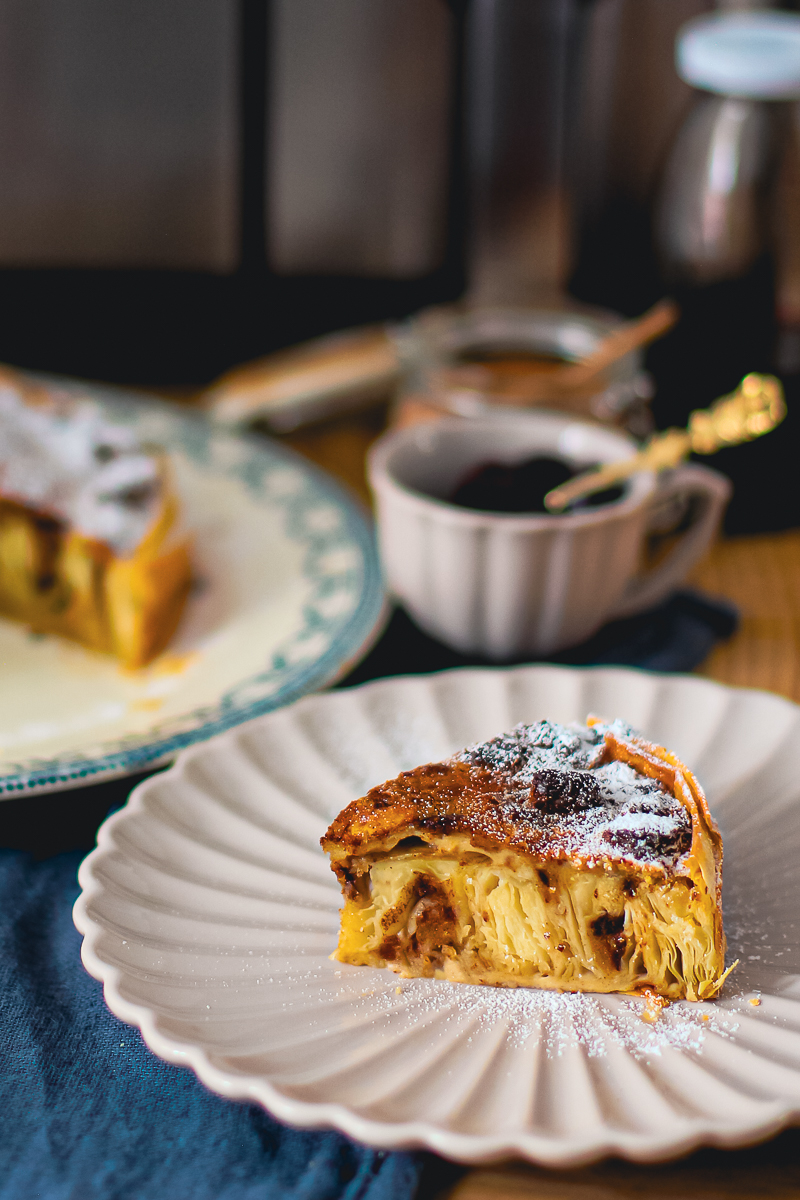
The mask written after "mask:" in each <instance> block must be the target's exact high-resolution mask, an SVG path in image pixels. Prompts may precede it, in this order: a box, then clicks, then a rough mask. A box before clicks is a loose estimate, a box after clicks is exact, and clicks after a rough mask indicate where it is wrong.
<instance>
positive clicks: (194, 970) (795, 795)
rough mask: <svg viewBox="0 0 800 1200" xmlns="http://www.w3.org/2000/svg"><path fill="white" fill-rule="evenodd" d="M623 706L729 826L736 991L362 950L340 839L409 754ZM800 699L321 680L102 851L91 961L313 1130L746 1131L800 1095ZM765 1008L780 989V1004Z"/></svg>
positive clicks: (463, 1152)
mask: <svg viewBox="0 0 800 1200" xmlns="http://www.w3.org/2000/svg"><path fill="white" fill-rule="evenodd" d="M589 712H594V713H598V714H601V715H603V716H605V717H622V718H624V719H625V720H627V721H629V722H631V723H632V724H633V725H634V726H636V727H637V728H638V729H640V730H641V731H642V732H644V733H645V734H646V735H647V736H648V737H650V738H652V739H654V740H655V741H657V742H660V743H662V744H664V745H667V746H669V747H670V748H671V749H673V750H675V751H676V752H677V753H678V754H679V755H680V757H681V758H683V759H684V760H686V761H687V762H688V764H689V765H690V766H691V767H692V768H693V769H694V770H695V771H696V772H697V773H698V775H699V777H700V779H701V781H702V782H703V784H704V785H705V787H706V788H707V791H708V794H709V797H710V801H711V806H712V809H713V811H714V812H715V814H716V816H717V818H718V819H719V822H720V824H721V826H722V831H723V836H724V841H725V868H724V871H725V882H724V905H725V925H726V931H727V936H728V944H729V954H728V959H729V961H731V960H732V959H733V958H737V957H738V958H739V959H740V966H739V967H738V968H737V970H736V971H735V972H734V973H733V975H732V977H731V978H730V980H729V982H728V984H727V985H726V987H725V990H724V993H723V996H722V998H721V1000H719V1001H718V1002H716V1003H712V1004H708V1003H707V1004H688V1003H679V1004H674V1005H672V1006H671V1007H670V1008H668V1009H667V1010H666V1012H665V1013H664V1015H663V1016H662V1018H661V1020H660V1021H659V1022H658V1024H657V1025H655V1026H652V1025H647V1024H646V1023H645V1022H644V1021H643V1020H642V1018H641V1002H640V1001H638V1000H635V999H630V998H628V999H626V998H623V997H620V996H610V997H593V996H588V995H581V996H570V995H560V994H557V993H555V994H554V993H545V992H541V991H536V990H532V989H518V990H516V991H508V990H503V989H493V988H481V987H472V986H464V985H458V984H448V983H443V982H438V981H434V980H408V981H400V980H399V979H398V977H397V976H396V975H394V974H392V973H391V972H388V971H378V970H372V969H368V968H362V967H350V966H342V965H341V964H338V963H336V962H332V961H331V960H330V959H329V957H328V955H329V954H330V953H331V951H332V950H333V948H334V946H335V943H336V934H337V925H338V907H339V895H338V888H337V886H336V884H335V880H334V878H333V876H332V874H331V872H330V870H329V868H328V864H327V860H326V859H325V857H324V856H323V855H322V852H321V851H320V849H319V841H318V840H319V837H320V835H321V834H322V833H323V831H324V830H325V828H326V826H327V824H328V822H329V820H330V819H331V818H332V817H333V816H334V814H335V813H337V812H338V811H339V810H340V809H341V808H342V806H343V805H344V804H346V803H347V802H348V801H350V800H351V799H353V798H354V797H355V796H357V795H360V794H361V793H363V792H364V791H365V790H366V789H367V788H368V787H370V786H371V785H373V784H376V783H379V782H381V781H382V780H384V779H385V778H387V777H389V776H393V775H395V774H396V773H397V772H398V771H399V770H401V769H403V768H408V767H412V766H414V765H415V764H417V763H420V762H424V761H427V760H430V759H434V758H439V757H441V756H443V755H445V754H448V753H450V752H452V751H453V750H455V749H457V748H458V747H460V746H463V745H466V744H467V743H469V742H473V741H476V740H479V739H483V738H486V737H488V736H490V735H492V734H495V733H498V732H500V731H502V730H504V729H508V728H509V727H510V726H512V725H514V724H515V723H516V722H518V721H531V720H535V719H539V718H541V717H544V716H549V717H551V718H553V719H555V720H558V721H570V720H582V719H584V718H585V717H586V715H587V713H589ZM798 735H800V709H798V708H797V707H796V706H795V705H793V704H790V703H789V702H788V701H786V700H782V699H780V698H779V697H777V696H772V695H768V694H766V693H760V692H751V691H743V690H734V689H730V688H725V687H722V686H719V685H717V684H714V683H709V682H707V681H704V680H700V679H692V678H685V677H675V676H659V675H649V674H645V673H640V672H636V671H629V670H608V669H574V668H564V667H524V668H517V669H509V670H495V669H490V670H459V671H450V672H445V673H443V674H440V675H432V676H419V677H416V678H414V677H411V678H405V679H390V680H385V681H380V682H378V683H373V684H368V685H366V686H364V687H362V688H357V689H353V690H350V691H342V692H336V693H331V694H328V695H324V696H311V697H307V698H306V699H304V700H301V701H300V702H299V703H297V704H295V705H293V706H292V707H290V708H286V709H283V710H281V711H279V712H274V713H269V714H268V715H266V716H264V717H260V718H258V719H257V720H255V721H252V722H250V723H248V724H246V725H243V726H240V727H239V728H237V729H234V730H232V731H230V732H229V733H226V734H224V735H222V736H221V737H218V738H216V739H214V740H213V741H210V742H208V743H205V744H203V745H200V746H196V747H193V748H192V749H190V750H187V751H185V752H183V753H182V754H181V756H180V757H179V759H178V761H177V763H176V765H175V766H174V767H173V768H172V769H171V770H169V771H167V772H166V773H165V774H163V775H159V776H155V777H153V778H152V779H149V780H147V781H146V782H145V783H143V784H141V785H140V786H139V787H138V788H136V789H135V791H134V792H133V794H132V796H131V798H130V800H129V802H128V804H127V806H126V807H125V808H124V809H123V810H122V811H121V812H119V813H117V814H115V815H114V816H112V817H111V818H110V819H109V820H108V821H106V823H105V824H104V825H103V827H102V829H101V830H100V834H99V837H98V848H97V849H96V850H95V851H94V852H93V853H92V854H91V855H89V857H88V858H87V859H86V860H85V862H84V863H83V865H82V866H81V870H80V875H79V879H80V883H81V887H82V888H83V894H82V895H81V896H80V898H79V899H78V901H77V903H76V906H75V923H76V925H77V927H78V929H79V930H80V931H81V933H82V934H83V935H84V942H83V950H82V953H83V961H84V963H85V965H86V967H87V969H88V970H89V971H90V972H91V974H92V975H94V976H96V978H98V979H101V980H102V981H103V983H104V985H105V996H106V1000H107V1002H108V1004H109V1006H110V1008H111V1009H112V1010H113V1011H114V1012H115V1013H116V1014H117V1015H118V1016H119V1017H121V1018H122V1019H123V1020H126V1021H128V1022H130V1023H131V1024H134V1025H137V1026H138V1027H139V1028H140V1029H141V1030H142V1033H143V1035H144V1038H145V1040H146V1041H147V1043H148V1045H149V1046H150V1047H151V1049H152V1050H154V1051H155V1053H156V1054H158V1055H160V1056H161V1057H162V1058H165V1059H167V1060H168V1061H170V1062H174V1063H181V1064H184V1065H186V1066H190V1067H192V1068H193V1069H194V1070H195V1071H196V1072H197V1074H198V1075H199V1077H200V1078H201V1079H202V1080H203V1081H204V1082H205V1083H206V1084H207V1085H208V1086H209V1087H210V1088H212V1089H213V1090H214V1091H216V1092H219V1093H220V1094H221V1095H223V1096H229V1097H233V1098H241V1099H247V1100H254V1101H257V1102H259V1103H261V1104H263V1105H264V1106H265V1107H266V1108H268V1109H269V1110H270V1111H271V1112H272V1113H274V1114H275V1116H277V1117H279V1118H281V1119H282V1120H285V1121H288V1122H292V1123H294V1124H297V1125H306V1126H317V1127H322V1126H333V1127H334V1128H337V1129H340V1130H343V1131H344V1132H345V1133H348V1134H350V1135H351V1136H353V1137H355V1138H358V1139H360V1140H361V1141H365V1142H369V1143H371V1144H372V1145H375V1146H380V1147H384V1148H387V1149H388V1148H399V1147H414V1146H424V1147H428V1148H430V1149H432V1150H436V1151H438V1152H439V1153H441V1154H444V1155H447V1156H449V1157H451V1158H455V1159H460V1160H462V1161H469V1162H472V1161H479V1160H487V1159H492V1158H500V1157H507V1156H514V1155H520V1156H523V1157H526V1158H530V1159H534V1160H537V1161H540V1162H543V1163H547V1164H552V1165H562V1166H563V1165H568V1164H575V1163H578V1162H581V1161H586V1160H590V1159H593V1158H597V1157H600V1156H602V1155H604V1154H611V1153H615V1154H620V1155H623V1156H626V1157H629V1158H636V1159H642V1160H653V1159H658V1158H664V1157H668V1156H670V1155H675V1154H677V1153H679V1152H681V1151H685V1150H687V1149H689V1148H691V1147H693V1146H696V1145H698V1144H699V1143H703V1142H710V1143H715V1144H718V1145H726V1146H734V1145H740V1144H742V1143H745V1142H748V1141H752V1140H755V1139H758V1138H760V1137H764V1136H766V1135H768V1134H769V1133H771V1132H774V1131H775V1130H777V1129H778V1128H780V1127H781V1126H782V1125H784V1124H786V1123H788V1122H789V1121H791V1120H793V1119H795V1118H797V1117H798V1115H800V927H798V920H799V919H800V903H798V902H799V901H800V871H798V865H797V864H798V858H799V857H800V854H799V852H800V769H798V752H797V746H798V740H797V739H798ZM753 1001H757V1002H758V1001H760V1002H759V1003H753Z"/></svg>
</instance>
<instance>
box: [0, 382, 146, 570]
mask: <svg viewBox="0 0 800 1200" xmlns="http://www.w3.org/2000/svg"><path fill="white" fill-rule="evenodd" d="M160 490H161V480H160V475H159V467H158V463H157V461H156V459H155V458H154V457H153V455H150V454H147V453H145V452H144V451H143V450H142V448H141V446H140V445H139V443H138V442H137V440H136V437H135V436H134V434H133V433H132V432H131V431H130V430H128V429H126V428H124V427H123V426H119V425H112V424H110V423H109V422H108V421H107V420H106V419H105V418H104V417H103V416H102V414H101V413H100V411H99V409H98V408H97V407H96V406H95V405H94V404H93V403H92V402H91V401H88V400H76V399H75V398H74V397H71V396H66V395H64V396H62V395H59V394H55V393H54V394H53V395H52V396H51V397H49V398H48V399H47V401H46V402H45V403H41V404H30V403H27V402H26V401H25V399H24V398H23V397H22V396H21V395H20V393H19V392H18V391H17V390H16V389H15V388H13V387H10V386H7V385H5V386H0V494H1V495H2V496H3V497H5V498H6V499H9V500H14V501H16V502H18V503H19V504H23V505H26V506H27V507H31V508H35V509H38V510H39V511H41V512H43V513H45V514H47V515H48V516H51V517H54V518H55V519H57V520H59V521H62V522H63V523H64V524H65V525H66V526H67V527H68V528H71V529H75V530H77V531H78V532H79V533H82V534H83V535H84V536H86V537H89V538H93V539H95V540H96V541H99V542H104V543H105V544H106V545H108V546H110V547H111V548H112V549H113V550H114V551H115V553H117V554H120V555H125V554H129V553H131V552H132V551H133V550H135V549H136V547H137V546H138V545H139V543H140V542H141V540H142V538H143V537H144V536H145V534H146V532H147V530H148V528H149V527H150V525H151V524H152V521H153V518H154V515H155V512H156V511H157V507H158V503H159V495H160Z"/></svg>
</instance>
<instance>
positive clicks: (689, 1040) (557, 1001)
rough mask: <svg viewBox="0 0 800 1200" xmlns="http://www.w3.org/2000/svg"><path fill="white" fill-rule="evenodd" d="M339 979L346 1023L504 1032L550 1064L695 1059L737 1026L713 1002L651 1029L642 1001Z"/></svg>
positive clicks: (687, 1005) (668, 1013) (673, 1007)
mask: <svg viewBox="0 0 800 1200" xmlns="http://www.w3.org/2000/svg"><path fill="white" fill-rule="evenodd" d="M336 974H337V975H338V976H339V977H340V978H341V980H342V985H343V986H342V993H343V994H344V996H346V997H347V999H348V1001H349V1005H350V1009H351V1019H352V1017H356V1018H360V1019H362V1020H373V1021H375V1022H376V1024H378V1025H379V1024H380V1020H381V1018H382V1017H385V1016H386V1015H388V1014H389V1013H392V1014H397V1013H398V1012H399V1013H400V1014H401V1015H402V1014H403V1013H405V1015H406V1017H407V1019H408V1020H409V1022H410V1023H412V1022H419V1021H422V1022H424V1023H425V1024H426V1026H427V1027H428V1028H429V1030H430V1031H431V1034H432V1036H433V1034H434V1031H436V1030H437V1029H438V1030H439V1032H440V1034H441V1035H442V1036H445V1035H447V1036H451V1034H452V1030H453V1029H454V1027H456V1026H457V1027H459V1028H461V1027H464V1028H467V1027H470V1028H472V1027H475V1028H476V1030H477V1032H478V1033H479V1034H489V1033H491V1032H492V1031H493V1030H495V1029H497V1028H499V1027H500V1026H504V1027H505V1030H506V1040H507V1043H508V1045H509V1046H510V1047H511V1048H512V1049H514V1050H522V1049H523V1048H524V1047H525V1046H527V1045H530V1044H531V1041H532V1040H533V1042H535V1043H537V1044H541V1047H542V1050H543V1052H544V1053H545V1055H546V1056H547V1057H548V1058H551V1059H554V1058H560V1057H561V1056H563V1055H564V1054H566V1053H569V1052H570V1051H574V1050H576V1049H578V1048H580V1049H581V1050H582V1051H583V1052H584V1053H585V1054H587V1055H588V1056H589V1057H590V1058H603V1057H606V1056H608V1055H609V1054H610V1053H613V1051H614V1050H615V1049H621V1050H625V1051H627V1052H628V1053H630V1054H631V1055H633V1057H634V1058H636V1059H638V1060H641V1061H646V1060H648V1059H650V1058H652V1057H654V1056H660V1055H661V1054H662V1053H663V1052H664V1051H665V1050H668V1049H672V1050H683V1051H689V1052H695V1053H700V1052H701V1051H702V1048H703V1045H704V1042H705V1041H706V1038H707V1037H708V1035H709V1033H713V1034H716V1035H717V1036H719V1037H723V1038H729V1037H731V1036H732V1035H733V1034H734V1033H735V1032H736V1030H737V1029H738V1028H739V1021H738V1017H737V1013H736V1011H735V1009H734V1010H731V1009H730V1008H722V1007H720V1006H719V1005H718V1004H714V1003H691V1002H689V1001H677V1002H675V1003H673V1004H670V1005H669V1006H668V1007H667V1008H665V1009H664V1011H663V1012H662V1014H661V1016H660V1018H659V1020H658V1021H657V1022H656V1023H655V1024H649V1023H648V1022H647V1021H646V1020H644V1019H643V1015H644V1014H645V1000H644V998H642V997H639V996H623V995H591V994H589V993H586V992H557V991H548V990H545V989H542V988H487V987H481V986H479V985H473V984H461V983H448V982H446V981H444V980H438V979H402V980H400V981H399V983H398V978H397V976H396V975H392V976H391V979H390V981H389V982H387V983H386V984H383V983H382V984H380V985H378V986H376V985H375V983H374V982H370V985H369V986H368V987H366V986H364V984H363V983H362V985H361V987H360V989H359V988H358V987H357V981H354V980H353V979H352V976H350V975H349V972H347V973H345V972H343V971H337V972H336ZM362 978H363V976H362ZM372 980H374V975H372ZM398 988H399V993H398ZM751 1011H752V1010H751ZM393 1036H396V1031H395V1033H394V1034H393Z"/></svg>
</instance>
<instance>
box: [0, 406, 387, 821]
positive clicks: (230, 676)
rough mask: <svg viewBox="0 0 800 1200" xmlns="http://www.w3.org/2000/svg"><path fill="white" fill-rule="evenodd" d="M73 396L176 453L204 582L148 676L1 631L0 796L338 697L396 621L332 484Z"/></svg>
mask: <svg viewBox="0 0 800 1200" xmlns="http://www.w3.org/2000/svg"><path fill="white" fill-rule="evenodd" d="M68 386H69V385H68ZM71 390H74V391H76V392H78V393H79V394H83V395H86V394H88V395H89V396H90V398H91V399H92V400H94V401H95V403H97V404H99V405H100V406H101V407H102V408H103V409H104V410H105V412H106V413H107V414H108V416H109V417H110V418H111V419H113V420H114V421H118V422H119V423H121V424H124V425H127V426H130V427H133V428H134V429H135V431H136V433H137V435H138V436H139V438H140V439H141V440H142V441H144V442H148V443H154V444H157V445H159V446H161V447H163V448H164V450H165V451H166V453H167V454H168V456H169V459H170V463H171V467H172V471H173V475H174V479H175V484H176V487H177V490H178V492H179V494H180V497H181V501H182V505H183V510H184V513H185V517H186V523H187V525H188V526H189V528H190V529H191V531H192V534H193V539H194V564H195V575H196V580H197V583H196V587H195V589H194V590H193V593H192V595H191V596H190V598H189V602H188V604H187V608H186V612H185V614H184V617H183V620H182V622H181V625H180V627H179V629H178V631H177V634H176V636H175V638H174V639H173V641H172V643H171V645H170V646H169V649H168V650H167V651H166V653H164V654H163V655H162V656H161V657H160V658H159V659H157V660H156V661H155V662H154V663H152V664H151V665H150V666H149V667H147V668H145V669H143V670H141V671H136V672H129V671H124V670H123V669H121V668H120V667H119V665H118V664H117V663H116V662H115V661H114V660H113V659H111V658H107V657H105V656H103V655H100V654H95V653H92V652H90V651H87V650H84V649H83V648H82V647H80V646H78V645H74V644H72V643H70V642H67V641H65V640H62V639H60V638H56V637H41V636H34V635H32V634H31V633H30V632H29V631H28V630H26V629H25V628H24V627H22V626H20V625H17V624H14V623H12V622H9V621H0V663H2V672H0V798H9V797H11V796H16V795H19V794H20V792H43V791H52V790H54V789H58V788H65V787H70V786H72V787H74V786H76V785H78V784H81V783H84V782H86V783H88V782H94V781H99V780H101V779H107V778H111V777H113V776H118V775H124V774H128V773H130V772H133V771H137V770H142V769H145V768H147V767H149V766H153V765H155V764H157V763H162V762H165V761H168V760H169V759H171V758H172V757H173V756H174V755H175V754H176V753H177V751H178V750H180V749H182V748H183V747H184V746H188V745H190V744H191V743H193V742H197V741H201V740H203V739H205V738H207V737H210V736H211V735H212V734H215V733H220V732H222V731H223V730H225V729H228V728H231V727H232V726H234V725H237V724H239V723H240V722H241V721H244V720H248V719H249V718H251V717H254V716H257V715H259V714H260V713H263V712H267V711H268V710H270V709H273V708H278V707H280V706H281V705H284V704H287V703H289V702H290V701H292V700H296V699H297V698H298V697H300V696H302V695H304V694H305V693H306V692H310V691H314V690H316V689H319V688H321V687H324V686H325V685H327V684H330V683H331V682H332V681H333V680H335V679H336V678H337V677H339V676H340V675H341V674H343V673H344V672H345V671H346V669H347V668H348V666H349V665H351V664H352V663H354V662H355V661H357V660H358V658H359V656H360V654H361V653H362V652H363V651H364V649H365V647H367V646H368V645H369V644H370V640H371V639H372V638H373V637H374V636H375V635H376V633H377V631H378V630H379V629H380V627H381V622H382V619H383V611H384V596H383V590H382V585H381V580H380V571H379V566H378V560H377V556H376V552H375V547H374V542H373V536H372V529H371V526H370V523H369V519H368V517H367V515H366V513H364V512H363V511H362V510H361V508H360V507H359V505H358V504H357V502H356V501H354V500H353V499H352V498H351V497H350V496H349V495H348V494H347V493H346V492H345V491H344V489H342V488H340V487H339V486H338V485H337V484H336V483H335V482H334V481H333V480H332V479H330V478H329V477H328V476H327V475H325V474H324V473H323V472H321V471H319V470H317V469H316V468H315V467H313V466H312V465H311V464H309V463H307V462H305V461H304V460H303V459H301V458H299V457H297V456H296V455H294V454H292V453H291V452H287V451H286V450H284V449H283V448H282V447H280V446H278V445H276V444H275V443H272V442H269V441H267V440H266V439H261V438H247V437H243V436H239V435H233V434H229V433H225V432H220V431H218V430H216V429H214V428H213V427H212V426H211V425H210V424H209V423H208V422H207V421H206V420H204V419H203V418H202V417H201V416H199V415H196V414H192V413H186V412H183V411H181V410H178V409H176V408H174V407H173V406H170V405H167V404H163V403H160V402H158V401H151V400H149V399H147V398H144V397H142V396H141V395H138V394H134V393H130V392H125V391H122V390H120V389H116V388H106V387H98V386H95V385H91V386H88V385H82V386H80V387H77V386H73V387H71Z"/></svg>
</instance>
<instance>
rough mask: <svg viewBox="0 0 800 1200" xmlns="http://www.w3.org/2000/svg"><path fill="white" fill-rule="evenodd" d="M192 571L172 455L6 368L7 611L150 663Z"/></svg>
mask: <svg viewBox="0 0 800 1200" xmlns="http://www.w3.org/2000/svg"><path fill="white" fill-rule="evenodd" d="M190 581H191V563H190V556H189V541H188V538H187V537H186V534H185V532H184V531H182V529H181V525H180V520H179V505H178V500H177V497H176V495H175V493H174V491H173V489H172V487H171V485H170V481H169V477H168V473H167V467H166V460H165V457H164V455H163V454H160V453H159V452H158V451H154V450H150V449H147V448H145V447H143V446H141V445H139V443H138V441H137V439H136V437H135V435H134V434H133V433H132V431H131V430H130V429H128V428H127V427H125V426H123V425H118V424H114V423H113V422H111V421H109V419H108V418H107V417H106V416H105V415H104V413H103V412H102V411H101V410H100V409H99V408H98V407H97V406H96V405H95V404H94V403H93V402H92V401H91V400H89V399H82V398H79V397H76V396H74V395H72V394H67V393H66V392H59V391H56V390H53V389H50V388H47V387H44V386H42V385H41V384H38V383H36V382H35V381H33V380H31V379H29V378H28V377H27V376H24V375H21V374H17V373H16V372H13V371H11V370H9V369H7V368H2V369H0V614H1V615H3V616H6V617H11V618H14V619H15V620H18V621H24V622H25V623H26V624H27V625H29V626H30V627H31V629H33V630H34V631H36V632H38V633H55V634H61V635H62V636H64V637H68V638H72V639H73V640H75V641H78V642H81V643H82V644H83V645H84V646H88V647H90V648H91V649H94V650H100V651H103V652H105V653H108V654H113V655H115V656H116V657H117V658H118V659H119V660H120V661H121V662H122V663H123V665H124V666H126V667H131V668H134V667H140V666H143V665H144V664H146V663H147V662H149V661H150V660H151V659H152V658H154V657H155V655H157V654H158V653H159V652H160V651H161V650H162V649H163V648H164V647H165V646H166V644H167V642H168V641H169V639H170V638H171V636H172V634H173V633H174V631H175V628H176V626H177V624H178V621H179V619H180V616H181V612H182V610H183V606H184V602H185V600H186V596H187V593H188V590H189V584H190Z"/></svg>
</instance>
